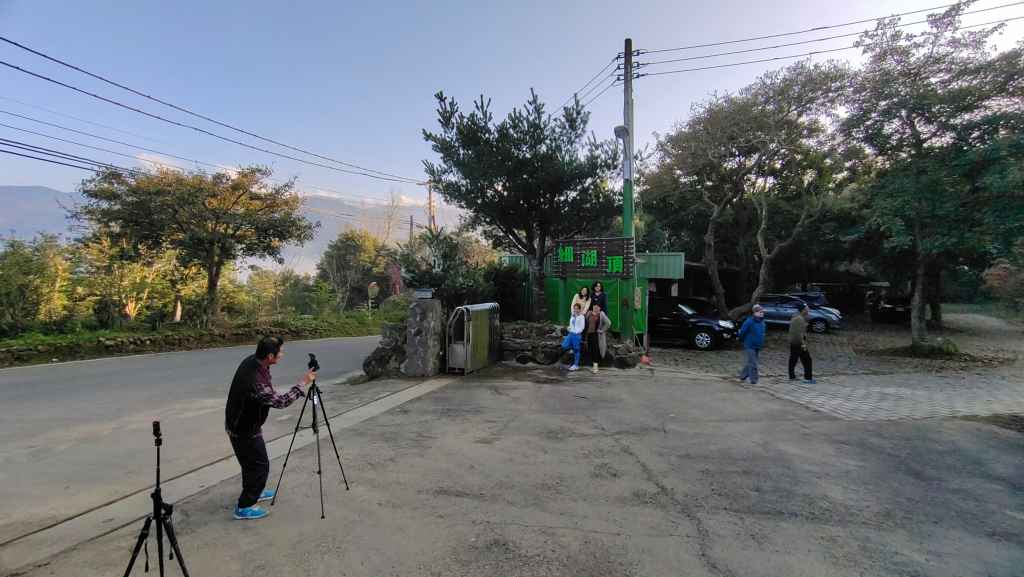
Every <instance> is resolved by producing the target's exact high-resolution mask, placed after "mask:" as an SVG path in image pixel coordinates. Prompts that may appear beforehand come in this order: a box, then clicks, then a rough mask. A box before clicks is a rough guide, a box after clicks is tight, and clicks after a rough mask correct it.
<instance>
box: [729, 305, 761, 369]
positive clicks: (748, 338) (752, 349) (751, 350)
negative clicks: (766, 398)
mask: <svg viewBox="0 0 1024 577" xmlns="http://www.w3.org/2000/svg"><path fill="white" fill-rule="evenodd" d="M736 337H737V338H738V339H739V340H740V342H741V343H743V358H744V365H743V370H742V371H740V380H741V381H745V380H747V378H749V379H750V384H752V385H756V384H757V357H758V355H759V354H760V353H761V349H762V348H763V347H764V308H762V307H761V305H754V314H752V315H751V316H749V317H747V320H745V321H743V326H742V327H740V332H739V333H738V334H737V335H736Z"/></svg>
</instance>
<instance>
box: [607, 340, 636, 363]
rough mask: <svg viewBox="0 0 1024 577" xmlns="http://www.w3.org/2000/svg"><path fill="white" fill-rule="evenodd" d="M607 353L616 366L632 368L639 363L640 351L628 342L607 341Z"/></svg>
mask: <svg viewBox="0 0 1024 577" xmlns="http://www.w3.org/2000/svg"><path fill="white" fill-rule="evenodd" d="M608 353H609V354H610V355H611V357H612V364H613V365H615V366H616V367H617V368H620V369H632V368H633V367H635V366H637V365H638V364H640V353H641V351H640V349H638V348H636V347H634V346H633V345H632V344H630V343H614V344H612V343H609V351H608Z"/></svg>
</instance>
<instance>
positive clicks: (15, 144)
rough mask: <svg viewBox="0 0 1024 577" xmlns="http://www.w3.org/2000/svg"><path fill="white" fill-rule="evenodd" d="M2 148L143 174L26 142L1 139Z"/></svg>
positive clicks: (93, 169)
mask: <svg viewBox="0 0 1024 577" xmlns="http://www.w3.org/2000/svg"><path fill="white" fill-rule="evenodd" d="M0 146H6V147H8V148H17V149H20V150H26V151H28V152H32V153H35V154H42V155H45V156H50V157H56V158H60V159H63V160H68V161H71V162H79V163H82V164H92V165H95V166H96V167H103V168H107V169H110V170H115V171H118V172H124V173H128V174H140V173H142V171H138V170H133V169H130V168H124V167H123V166H117V165H115V164H110V163H106V162H101V161H99V160H94V159H91V158H86V157H84V156H78V155H75V154H69V153H67V152H61V151H59V150H54V149H52V148H46V147H44V146H36V145H33V144H28V143H26V142H20V141H17V140H10V139H7V138H0ZM76 168H81V167H76ZM88 170H92V171H95V170H96V168H95V167H94V168H89V169H88Z"/></svg>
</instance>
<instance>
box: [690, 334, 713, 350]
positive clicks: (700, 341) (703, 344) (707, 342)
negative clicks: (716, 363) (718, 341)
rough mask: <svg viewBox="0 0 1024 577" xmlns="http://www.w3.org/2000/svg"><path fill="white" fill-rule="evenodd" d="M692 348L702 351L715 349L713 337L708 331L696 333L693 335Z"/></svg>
mask: <svg viewBox="0 0 1024 577" xmlns="http://www.w3.org/2000/svg"><path fill="white" fill-rule="evenodd" d="M693 346H695V347H697V348H698V349H700V350H702V351H707V350H711V349H713V348H714V347H715V337H714V335H712V334H711V333H709V332H708V331H697V332H696V333H695V334H694V335H693Z"/></svg>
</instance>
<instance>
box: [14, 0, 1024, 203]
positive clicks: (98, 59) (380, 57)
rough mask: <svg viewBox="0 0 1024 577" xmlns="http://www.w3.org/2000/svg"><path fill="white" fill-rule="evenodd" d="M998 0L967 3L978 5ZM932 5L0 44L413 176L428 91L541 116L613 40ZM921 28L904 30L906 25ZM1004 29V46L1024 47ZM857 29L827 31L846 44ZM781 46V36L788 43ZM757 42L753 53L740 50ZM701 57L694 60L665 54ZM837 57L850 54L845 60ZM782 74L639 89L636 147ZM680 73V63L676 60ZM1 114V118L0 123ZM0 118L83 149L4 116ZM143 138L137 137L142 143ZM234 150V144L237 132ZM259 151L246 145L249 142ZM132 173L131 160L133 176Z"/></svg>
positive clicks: (358, 25) (272, 11)
mask: <svg viewBox="0 0 1024 577" xmlns="http://www.w3.org/2000/svg"><path fill="white" fill-rule="evenodd" d="M1009 1H1011V0H982V1H981V2H979V3H978V4H977V5H976V7H975V9H977V8H986V7H991V6H996V5H999V4H1005V3H1008V2H1009ZM942 3H944V2H942V1H940V0H906V1H901V2H895V1H880V0H877V1H876V0H872V1H867V0H865V1H824V2H823V1H821V0H791V1H774V2H763V1H754V0H743V1H740V0H732V1H719V2H704V1H702V2H695V1H679V0H676V1H669V0H661V1H637V2H631V3H622V2H605V1H588V2H561V1H557V0H548V1H543V2H542V1H535V0H521V1H518V2H482V1H475V2H469V1H464V2H455V1H448V0H436V1H433V2H418V3H411V2H377V3H365V2H338V1H327V0H320V1H312V0H310V1H306V2H279V1H273V2H271V1H267V0H247V1H242V0H231V1H227V0H217V1H214V2H211V1H209V0H207V1H199V0H177V1H175V2H166V1H155V0H134V1H132V2H126V1H122V0H119V1H112V0H108V1H84V0H83V1H80V2H67V1H64V2H56V1H49V0H0V34H2V35H4V36H7V37H10V38H11V39H13V40H16V41H19V42H22V43H24V44H27V45H29V46H32V47H34V48H37V49H39V50H41V51H43V52H47V53H49V54H51V55H53V56H56V57H59V58H62V59H65V60H68V61H70V62H72V63H74V64H78V65H80V66H82V67H84V68H86V69H89V70H91V71H94V72H97V73H100V74H104V75H107V76H109V77H111V78H112V79H114V80H117V81H120V82H122V83H124V84H127V85H129V86H131V87H134V88H137V89H140V90H142V91H144V92H148V93H150V94H153V95H155V96H158V97H161V98H163V99H165V100H169V101H171V102H174V103H176V104H179V105H182V106H185V107H189V108H191V109H193V110H196V111H198V112H201V113H203V114H206V115H209V116H212V117H214V118H217V119H220V120H223V121H226V122H229V123H234V124H236V125H238V126H241V127H243V128H246V129H249V130H251V131H254V132H258V133H261V134H265V135H267V136H271V137H273V138H276V139H278V140H281V141H284V142H286V143H289V144H293V145H296V146H300V147H303V148H306V149H309V150H312V151H315V152H318V153H322V154H325V155H328V156H332V157H335V158H340V159H343V160H347V161H350V162H354V163H356V164H361V165H364V166H368V167H371V168H375V169H377V170H382V171H387V172H393V173H398V174H402V175H408V176H413V177H420V176H422V174H423V172H422V165H421V161H422V159H424V158H427V157H430V155H431V153H430V150H429V148H428V147H427V145H426V144H425V143H424V142H423V139H422V136H421V130H422V129H423V128H431V129H432V128H433V127H434V126H435V124H436V119H435V112H434V108H435V101H434V99H433V94H434V93H435V92H436V91H438V90H444V91H445V92H446V93H448V94H450V95H453V96H455V97H456V98H458V99H459V100H460V102H462V103H463V105H464V107H469V106H471V101H472V100H473V99H475V98H476V97H478V96H479V95H480V94H481V93H483V94H486V95H487V96H488V97H490V98H492V100H493V109H494V111H495V113H496V115H498V116H501V115H504V114H505V113H506V112H507V111H508V109H509V108H510V107H512V106H515V105H518V104H521V103H522V102H523V101H524V100H525V99H526V97H527V96H528V93H529V90H530V88H531V87H532V88H535V89H536V90H537V91H538V92H539V93H540V95H541V97H542V98H543V99H544V100H545V101H546V102H548V103H549V105H550V106H552V107H555V106H558V105H559V104H561V103H562V102H563V101H564V100H565V99H566V98H567V97H568V96H569V95H570V94H572V92H573V90H575V89H577V88H578V87H579V86H581V85H582V84H583V83H584V82H586V81H587V79H589V78H590V77H591V76H592V75H593V74H594V73H595V72H597V70H598V69H600V68H601V66H602V65H604V64H605V63H606V62H607V61H608V60H610V59H611V58H612V57H613V56H614V55H615V54H616V53H617V52H619V51H621V50H622V41H623V38H624V37H626V36H631V37H632V38H633V39H634V42H635V45H636V47H638V48H649V49H655V48H665V47H675V46H680V45H685V44H693V43H701V42H714V41H720V40H729V39H734V38H742V37H747V36H752V35H761V34H768V33H773V32H785V31H791V30H799V29H803V28H809V27H813V26H818V25H827V24H835V23H840V22H845V21H850V20H857V19H862V18H871V17H877V16H882V15H886V14H891V13H894V12H902V11H908V10H915V9H922V8H929V7H933V6H937V5H940V4H942ZM1014 16H1024V6H1016V7H1011V8H1006V9H1002V10H995V11H992V12H988V13H985V14H978V15H974V16H970V17H968V19H967V23H975V22H985V21H989V20H996V19H1000V18H1008V17H1014ZM920 18H921V17H920V16H912V17H908V18H907V20H917V19H920ZM1022 22H1024V21H1018V22H1014V23H1012V24H1011V26H1010V28H1008V29H1007V32H1006V33H1005V34H1004V36H1003V40H1002V42H1001V43H1002V44H1003V45H1004V46H1009V45H1010V44H1011V43H1012V40H1013V39H1016V38H1020V37H1021V36H1024V26H1022ZM861 28H863V26H861V27H860V28H858V27H853V28H844V29H842V30H837V31H831V32H829V33H818V34H815V35H807V36H805V37H802V38H800V39H803V38H812V37H816V36H820V35H828V34H830V33H837V32H854V31H857V30H859V29H861ZM796 39H797V38H794V39H792V40H796ZM770 43H771V42H762V43H760V44H759V43H751V44H748V45H743V46H740V48H745V47H754V46H758V45H763V44H770ZM851 43H852V39H840V40H832V41H829V42H823V43H820V44H816V45H812V46H808V47H792V48H784V49H779V50H775V51H772V52H768V53H759V54H757V55H746V56H733V57H721V58H718V59H715V60H712V61H707V62H709V63H726V62H734V61H738V60H746V59H753V58H758V57H764V56H775V55H784V54H793V53H798V52H805V51H809V50H811V49H814V48H831V47H838V46H842V45H848V44H851ZM708 51H715V50H714V49H709V50H704V51H701V50H695V51H691V52H689V53H686V54H680V55H695V54H700V53H702V52H708ZM834 57H836V58H844V59H848V58H855V57H856V54H855V52H854V51H850V52H843V53H839V54H838V55H836V56H834ZM0 59H2V60H6V61H8V62H12V63H14V64H17V65H20V66H24V67H26V68H29V69H31V70H33V71H36V72H39V73H43V74H47V75H51V76H53V77H56V78H58V79H61V80H63V81H66V82H70V83H72V84H75V85H77V86H80V87H82V88H86V89H89V90H94V91H96V92H98V93H100V94H103V95H105V96H110V97H113V98H117V99H119V100H122V101H123V102H126V103H129V104H132V105H137V106H140V107H143V108H145V109H147V110H150V111H152V112H155V113H159V114H162V115H167V116H168V117H171V118H175V119H178V120H182V121H187V122H190V123H198V124H200V125H201V126H203V127H204V128H209V129H211V130H214V131H215V132H219V133H223V134H225V135H229V136H232V137H240V135H238V134H232V133H230V132H229V131H228V130H227V129H223V128H218V127H214V126H210V125H208V124H206V123H204V122H203V121H201V120H197V119H194V118H189V117H187V116H185V115H182V114H180V113H177V112H175V111H173V110H169V109H166V108H164V107H162V106H160V105H157V104H155V103H152V102H147V101H145V100H143V99H141V98H139V97H136V96H133V95H131V94H128V93H125V92H123V91H120V90H118V89H116V88H113V87H111V86H108V85H105V84H102V83H100V82H98V81H95V80H93V79H90V78H87V77H85V76H83V75H81V74H78V73H76V72H74V71H71V70H68V69H65V68H62V67H60V66H57V65H55V64H52V63H48V62H46V61H43V60H41V59H39V58H38V57H35V56H33V55H31V54H28V53H25V52H23V51H21V50H18V49H17V48H14V47H11V46H8V45H0ZM783 64H784V63H773V64H757V65H749V66H743V67H737V68H730V69H720V70H712V71H704V72H696V73H689V74H679V75H672V76H664V77H659V78H653V77H649V78H644V79H641V80H640V81H638V82H637V84H636V90H635V93H636V122H637V134H638V138H639V141H640V143H641V144H643V143H644V142H650V141H651V140H652V137H651V134H652V133H653V132H665V131H667V130H669V129H671V127H672V126H673V124H675V123H677V122H679V121H681V120H684V119H685V118H686V116H687V112H688V110H689V108H690V105H691V104H692V103H693V102H695V101H698V100H700V99H702V98H704V97H706V96H707V95H708V94H710V93H712V92H715V91H728V90H736V89H738V88H740V87H742V86H743V85H745V84H747V83H749V82H750V81H752V80H753V79H754V78H755V77H756V76H757V75H758V74H759V73H761V72H763V71H765V70H768V69H771V68H774V67H778V66H781V65H783ZM681 66H685V64H683V65H681ZM0 97H6V98H13V99H16V100H19V101H22V102H25V103H29V104H33V105H36V106H43V107H46V108H50V109H53V110H56V111H59V112H62V113H64V114H70V115H74V116H78V117H81V118H85V119H88V120H92V121H94V122H99V123H103V124H107V125H109V126H112V127H116V128H120V129H123V130H126V131H131V132H133V133H135V134H138V135H140V136H128V135H125V134H123V133H117V132H113V131H110V130H107V129H103V128H98V127H96V126H91V125H88V124H83V123H80V122H77V121H74V120H69V119H67V118H63V117H59V116H54V115H52V114H50V113H48V112H44V111H41V110H38V109H33V108H30V107H26V106H24V105H22V104H18V103H15V102H12V101H10V100H4V99H3V98H0V110H8V111H11V112H16V113H19V114H26V115H29V116H33V117H36V118H40V119H44V120H47V121H51V122H57V123H60V124H65V125H67V126H71V127H75V128H78V129H82V130H87V131H90V132H96V133H97V134H102V135H105V136H108V137H111V138H117V139H120V140H125V141H126V142H130V143H138V144H142V145H146V146H149V147H151V148H155V149H160V150H165V151H167V152H171V153H174V154H179V155H181V156H185V157H189V158H197V159H201V160H204V161H208V162H213V163H218V164H227V165H237V164H249V163H261V164H267V165H269V166H271V167H273V168H274V169H275V171H276V176H277V177H281V178H287V177H292V176H297V177H299V182H300V184H301V185H305V186H326V187H330V188H332V189H335V190H339V191H343V192H345V193H347V194H350V195H353V196H366V197H384V196H386V195H387V194H388V193H389V191H393V190H394V191H398V192H401V193H403V194H405V195H407V196H410V197H419V196H422V195H423V194H424V193H423V191H422V190H420V189H419V188H417V187H416V186H411V185H404V184H395V183H389V182H380V181H374V180H370V179H367V178H364V177H358V176H350V175H344V174H340V173H335V172H333V171H330V170H326V169H322V168H316V167H309V166H304V165H302V164H300V163H296V162H293V161H288V160H282V159H275V158H274V157H271V156H268V155H265V154H262V153H258V152H254V151H250V150H246V149H244V148H241V147H238V146H235V145H232V144H228V143H224V142H220V141H218V140H215V139H212V138H210V137H206V136H202V135H199V134H195V133H192V132H191V131H188V130H185V129H181V128H177V127H174V126H170V125H167V124H164V123H161V122H158V121H155V120H152V119H148V118H146V117H143V116H140V115H138V114H135V113H132V112H129V111H125V110H121V109H118V108H116V107H114V106H111V105H109V104H106V103H103V102H98V101H95V100H92V99H90V98H88V97H85V96H82V95H79V94H75V93H73V92H70V91H68V90H66V89H64V88H60V87H57V86H53V85H50V84H48V83H45V82H42V81H39V80H36V79H33V78H30V77H28V76H25V75H23V74H22V73H19V72H16V71H13V70H9V69H6V68H4V69H0ZM591 110H592V118H591V128H592V129H593V130H594V131H595V132H596V133H597V134H598V135H599V136H601V137H611V135H612V127H613V126H615V125H616V124H618V123H621V115H622V94H621V89H612V90H610V91H608V92H607V93H606V94H605V95H604V96H603V97H601V98H600V99H599V100H598V101H596V102H595V103H594V104H593V105H592V107H591ZM2 116H5V115H2V114H0V117H2ZM0 122H4V123H6V124H12V125H17V126H22V127H25V128H32V129H35V130H39V131H42V132H46V133H49V134H54V135H59V136H63V137H70V138H75V139H79V140H86V141H89V142H93V143H95V144H97V145H101V146H105V147H111V148H116V149H118V150H123V151H125V152H133V151H131V150H130V149H126V148H125V147H121V146H117V145H110V144H109V143H106V144H104V143H100V142H95V141H92V140H91V139H87V138H85V137H80V136H72V135H68V134H66V133H62V132H61V131H60V130H57V129H53V128H45V127H39V126H33V124H32V123H30V122H27V121H22V120H17V119H11V118H10V117H6V118H0ZM141 137H145V138H146V139H147V140H144V139H143V138H141ZM0 138H13V139H18V140H23V141H29V142H32V143H35V144H40V145H44V146H51V147H53V148H59V149H62V150H67V151H74V152H77V153H79V154H83V155H85V156H90V157H92V158H97V159H102V160H108V161H116V162H118V163H122V165H125V164H131V163H132V162H133V160H132V159H128V158H118V157H116V156H111V155H108V154H105V153H101V152H96V151H87V152H85V151H81V150H80V149H79V150H76V149H75V147H73V146H70V145H64V144H54V143H52V142H47V141H46V140H45V139H42V138H38V137H32V136H26V135H23V134H18V133H16V132H14V131H11V130H9V129H7V128H3V127H0ZM241 138H244V137H241ZM257 144H258V143H257ZM143 166H144V165H143ZM81 178H82V173H81V171H78V170H75V169H70V168H63V167H57V166H52V165H45V164H41V163H37V162H35V161H30V160H22V159H14V158H11V157H8V156H4V157H3V158H0V184H22V185H30V184H36V185H44V186H51V187H54V188H58V189H61V190H71V189H74V188H75V187H76V185H77V183H78V182H79V181H80V179H81Z"/></svg>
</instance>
